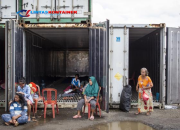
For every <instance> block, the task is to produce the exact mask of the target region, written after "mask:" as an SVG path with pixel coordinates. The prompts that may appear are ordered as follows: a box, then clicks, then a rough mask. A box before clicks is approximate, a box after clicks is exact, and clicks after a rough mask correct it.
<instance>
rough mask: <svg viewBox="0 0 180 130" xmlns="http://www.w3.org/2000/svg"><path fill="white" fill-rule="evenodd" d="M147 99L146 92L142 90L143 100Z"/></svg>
mask: <svg viewBox="0 0 180 130" xmlns="http://www.w3.org/2000/svg"><path fill="white" fill-rule="evenodd" d="M147 100H149V96H148V95H147V94H146V92H145V91H144V90H143V101H147Z"/></svg>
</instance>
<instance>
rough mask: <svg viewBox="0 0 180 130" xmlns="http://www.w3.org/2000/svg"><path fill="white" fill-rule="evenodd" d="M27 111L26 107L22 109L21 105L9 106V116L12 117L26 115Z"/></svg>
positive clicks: (16, 103)
mask: <svg viewBox="0 0 180 130" xmlns="http://www.w3.org/2000/svg"><path fill="white" fill-rule="evenodd" d="M27 109H28V108H27V105H24V108H22V107H21V104H19V103H18V102H13V103H11V105H10V114H11V116H12V117H13V116H17V115H27Z"/></svg>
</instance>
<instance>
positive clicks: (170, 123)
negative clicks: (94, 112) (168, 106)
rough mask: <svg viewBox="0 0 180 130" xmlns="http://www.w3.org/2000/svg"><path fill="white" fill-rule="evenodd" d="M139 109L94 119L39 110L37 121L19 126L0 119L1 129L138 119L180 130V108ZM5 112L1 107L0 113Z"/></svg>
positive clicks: (55, 129)
mask: <svg viewBox="0 0 180 130" xmlns="http://www.w3.org/2000/svg"><path fill="white" fill-rule="evenodd" d="M136 110H137V109H131V111H130V112H128V113H126V112H121V111H119V110H118V109H113V110H110V112H109V113H105V112H102V117H101V118H100V117H98V116H95V120H94V121H90V120H88V119H87V114H85V116H83V117H82V118H81V119H72V116H73V115H75V114H76V109H60V114H59V115H56V118H55V119H53V118H52V113H51V109H48V111H47V118H46V119H44V118H43V110H42V109H41V110H39V111H38V114H37V122H30V123H28V124H25V125H20V126H18V127H14V126H5V125H4V124H3V122H2V119H0V130H3V129H7V130H9V129H13V130H60V129H61V130H78V129H83V128H84V129H86V128H87V127H92V126H94V125H96V124H104V123H108V122H114V121H137V122H142V123H144V124H146V125H149V126H151V127H152V128H154V129H156V130H169V129H171V130H180V109H175V110H159V109H154V112H153V113H152V115H151V116H146V115H145V114H141V115H134V113H135V112H136ZM2 113H4V112H3V109H0V114H2ZM40 116H41V117H40Z"/></svg>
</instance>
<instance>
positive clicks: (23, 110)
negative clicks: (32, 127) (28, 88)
mask: <svg viewBox="0 0 180 130" xmlns="http://www.w3.org/2000/svg"><path fill="white" fill-rule="evenodd" d="M27 109H28V108H27V102H26V100H25V99H24V95H22V94H20V93H16V95H15V97H14V101H12V103H11V104H10V114H3V115H2V119H3V121H4V122H5V125H10V124H14V126H18V125H19V124H22V123H27V122H28V116H27Z"/></svg>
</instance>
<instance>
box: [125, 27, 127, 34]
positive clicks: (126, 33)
mask: <svg viewBox="0 0 180 130" xmlns="http://www.w3.org/2000/svg"><path fill="white" fill-rule="evenodd" d="M124 35H127V28H126V26H124Z"/></svg>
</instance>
